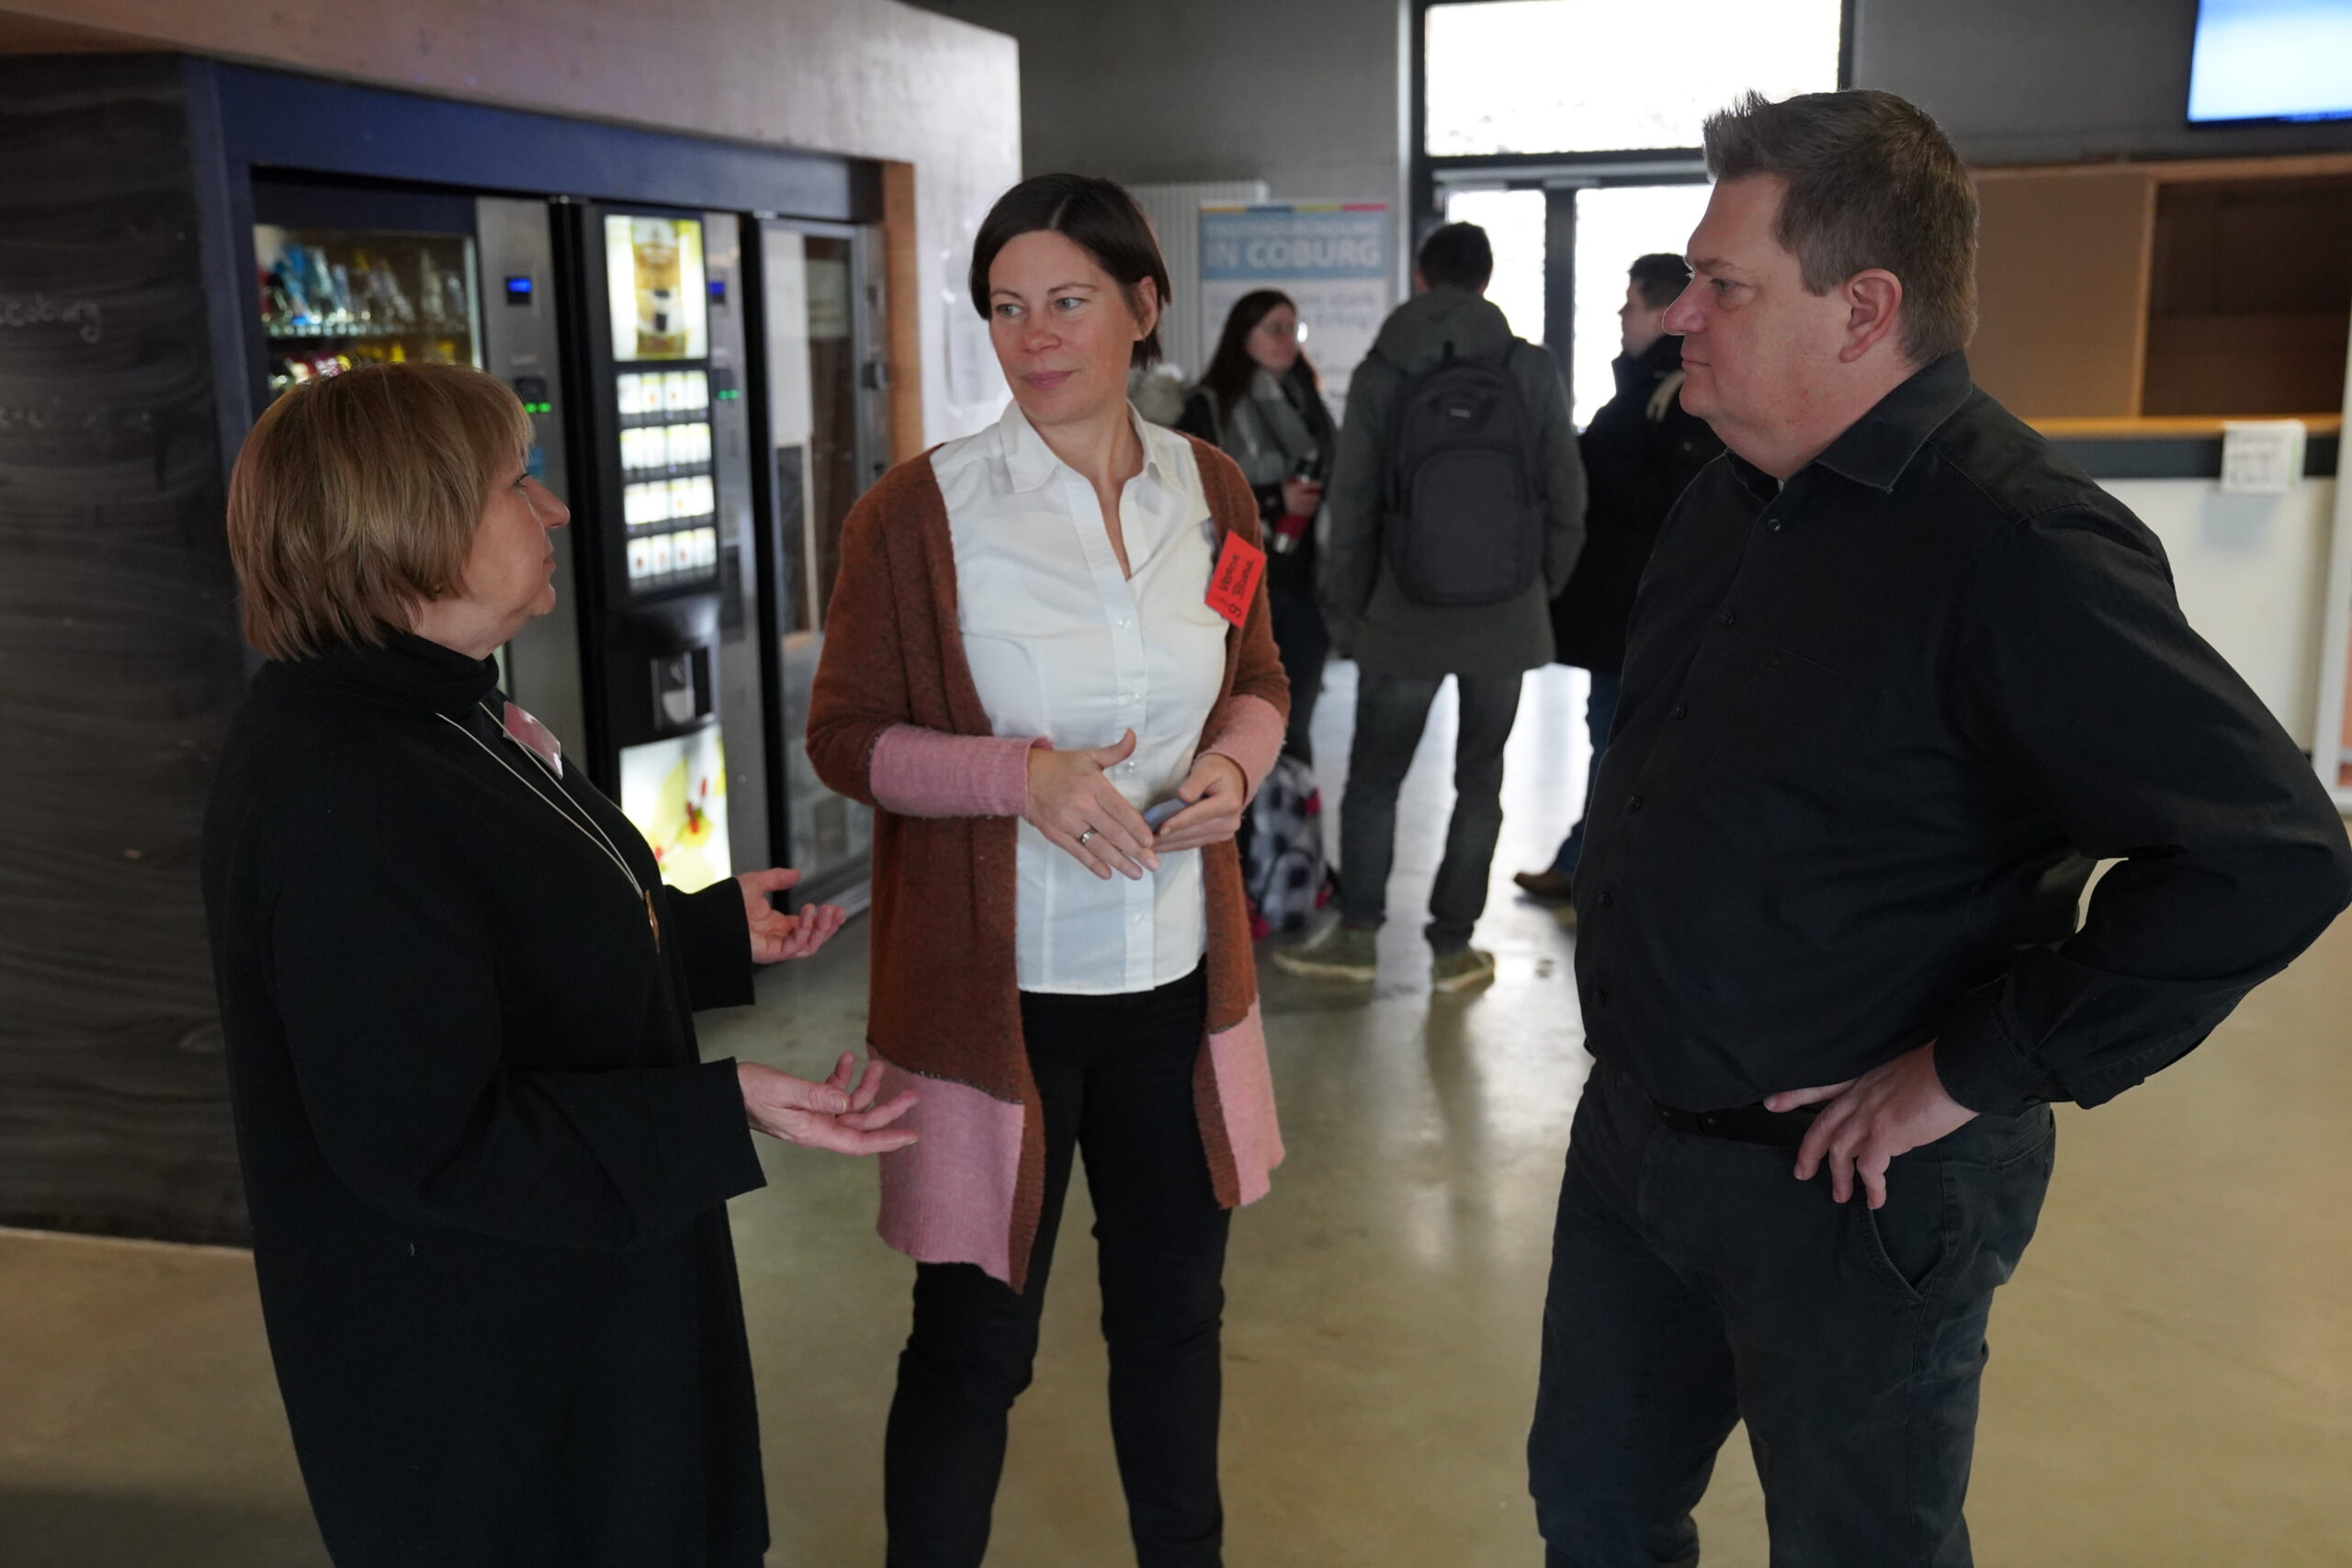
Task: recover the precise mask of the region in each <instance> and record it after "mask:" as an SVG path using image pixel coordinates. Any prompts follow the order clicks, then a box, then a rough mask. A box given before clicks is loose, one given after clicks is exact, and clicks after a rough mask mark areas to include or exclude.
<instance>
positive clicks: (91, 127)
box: [0, 57, 245, 1241]
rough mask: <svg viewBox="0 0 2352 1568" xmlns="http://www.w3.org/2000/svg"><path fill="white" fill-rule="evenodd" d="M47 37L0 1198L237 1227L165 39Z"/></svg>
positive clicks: (2, 1048) (9, 814)
mask: <svg viewBox="0 0 2352 1568" xmlns="http://www.w3.org/2000/svg"><path fill="white" fill-rule="evenodd" d="M67 66H68V62H58V61H40V60H16V61H5V60H0V170H5V171H6V173H5V175H0V1224H30V1225H40V1226H53V1227H61V1228H71V1229H78V1230H93V1231H107V1232H118V1233H127V1234H133V1235H153V1236H164V1237H171V1238H175V1239H181V1240H220V1241H231V1240H238V1239H242V1238H243V1234H244V1228H245V1227H244V1214H243V1198H242V1195H241V1192H240V1189H239V1185H238V1180H237V1172H236V1161H235V1151H234V1147H233V1144H232V1133H231V1127H230V1121H229V1110H228V1098H227V1080H226V1076H225V1073H224V1071H223V1065H222V1062H221V1057H220V1030H219V1026H218V1022H217V1019H216V1014H215V1011H214V1007H213V999H212V981H211V974H210V969H209V956H208V951H207V948H206V943H205V934H204V920H203V911H202V907H201V903H200V900H199V897H198V886H197V865H198V854H197V846H198V832H199V829H200V827H201V822H202V816H203V807H204V797H205V792H206V790H207V788H208V786H209V780H210V776H211V772H212V764H213V760H214V758H215V756H216V755H217V753H218V750H219V748H220V739H221V737H222V734H223V732H224V730H225V728H226V727H227V724H228V721H229V717H230V715H231V714H232V711H233V710H234V708H235V706H236V704H237V701H238V698H239V695H240V693H241V691H242V688H243V655H242V652H241V648H240V644H239V641H238V637H237V633H236V623H235V614H234V593H233V584H232V579H231V575H230V572H229V568H228V560H227V555H226V552H225V549H224V547H223V544H222V536H221V472H220V445H219V439H218V432H217V429H216V425H215V410H214V403H213V392H212V383H213V367H212V359H211V352H210V346H209V339H208V335H207V334H208V322H207V316H206V311H207V299H206V291H205V288H204V286H203V276H204V275H203V272H202V269H201V266H200V258H199V250H198V212H197V198H196V188H197V187H196V185H195V176H194V168H193V160H192V157H191V152H190V146H189V136H190V133H189V116H188V113H187V101H186V95H185V93H184V90H183V86H182V80H183V77H182V72H181V67H180V66H179V64H178V63H177V62H173V61H170V60H166V59H148V58H131V59H119V60H106V59H93V58H86V57H85V58H81V59H76V60H74V61H73V62H70V69H68V68H66V67H67ZM224 303H225V302H224Z"/></svg>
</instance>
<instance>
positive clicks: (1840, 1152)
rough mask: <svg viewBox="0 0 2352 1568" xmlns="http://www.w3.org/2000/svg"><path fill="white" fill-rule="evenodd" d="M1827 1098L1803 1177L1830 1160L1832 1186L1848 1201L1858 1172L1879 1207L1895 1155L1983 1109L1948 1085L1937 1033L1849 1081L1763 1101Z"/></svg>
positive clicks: (1790, 1105)
mask: <svg viewBox="0 0 2352 1568" xmlns="http://www.w3.org/2000/svg"><path fill="white" fill-rule="evenodd" d="M1823 1100H1826V1101H1827V1102H1828V1103H1827V1104H1826V1105H1824V1106H1823V1107H1822V1110H1821V1113H1820V1114H1819V1115H1818V1116H1816V1117H1815V1118H1814V1122H1813V1125H1812V1126H1811V1127H1810V1128H1808V1129H1806V1131H1805V1135H1804V1143H1803V1144H1802V1145H1798V1148H1797V1168H1796V1177H1797V1179H1798V1180H1799V1181H1810V1180H1812V1179H1814V1177H1815V1174H1816V1173H1818V1172H1819V1171H1820V1170H1821V1169H1822V1168H1825V1167H1826V1168H1827V1169H1828V1171H1829V1194H1830V1196H1831V1197H1833V1198H1835V1199H1836V1200H1837V1201H1838V1202H1840V1203H1842V1202H1844V1201H1846V1200H1847V1199H1849V1198H1850V1197H1852V1196H1853V1195H1854V1182H1855V1179H1856V1178H1857V1177H1859V1178H1860V1180H1861V1186H1862V1192H1863V1195H1864V1197H1865V1199H1866V1200H1867V1201H1868V1202H1869V1203H1870V1206H1871V1208H1873V1209H1883V1208H1884V1207H1886V1168H1887V1166H1888V1164H1889V1163H1890V1162H1892V1161H1893V1160H1894V1156H1897V1155H1900V1154H1908V1153H1909V1152H1910V1151H1911V1150H1913V1149H1916V1148H1918V1147H1919V1146H1920V1145H1924V1144H1932V1143H1934V1142H1935V1141H1936V1140H1937V1139H1938V1138H1940V1137H1943V1136H1944V1135H1945V1134H1949V1133H1952V1132H1956V1131H1957V1130H1959V1129H1960V1128H1962V1127H1963V1126H1966V1125H1967V1124H1968V1123H1969V1122H1972V1121H1973V1120H1975V1117H1976V1112H1974V1111H1971V1110H1969V1109H1968V1107H1966V1106H1964V1105H1962V1104H1961V1103H1960V1101H1958V1100H1954V1099H1953V1098H1952V1097H1951V1095H1949V1094H1947V1093H1946V1092H1944V1084H1943V1079H1942V1078H1941V1077H1938V1076H1937V1074H1936V1043H1935V1042H1934V1041H1932V1040H1930V1041H1929V1042H1928V1043H1926V1044H1925V1045H1921V1046H1918V1047H1917V1048H1916V1049H1913V1050H1909V1051H1905V1053H1903V1055H1900V1056H1897V1057H1895V1058H1894V1060H1892V1061H1888V1062H1882V1063H1880V1064H1879V1065H1878V1066H1875V1067H1872V1068H1871V1070H1870V1071H1869V1072H1866V1073H1864V1074H1863V1075H1862V1076H1861V1077H1858V1078H1849V1079H1847V1080H1846V1081H1845V1082H1844V1083H1837V1084H1826V1085H1824V1086H1822V1087H1821V1088H1819V1089H1789V1090H1787V1091H1785V1092H1783V1093H1781V1094H1770V1095H1766V1096H1765V1097H1764V1108H1765V1109H1766V1110H1768V1111H1794V1110H1795V1109H1796V1108H1797V1107H1798V1106H1800V1105H1813V1104H1815V1103H1817V1102H1820V1101H1823Z"/></svg>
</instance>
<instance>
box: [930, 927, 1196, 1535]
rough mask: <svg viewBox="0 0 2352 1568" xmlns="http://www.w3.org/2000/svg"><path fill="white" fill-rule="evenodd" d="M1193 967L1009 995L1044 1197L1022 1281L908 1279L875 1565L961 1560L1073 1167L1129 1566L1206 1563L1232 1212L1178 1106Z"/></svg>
mask: <svg viewBox="0 0 2352 1568" xmlns="http://www.w3.org/2000/svg"><path fill="white" fill-rule="evenodd" d="M1207 1014H1208V980H1207V971H1206V970H1205V969H1197V970H1194V971H1193V974H1192V975H1191V976H1188V977H1186V978H1185V979H1182V980H1179V981H1177V982H1175V983H1174V984H1172V985H1168V986H1163V987H1159V989H1158V990H1153V991H1143V992H1137V993H1135V994H1131V995H1126V996H1111V997H1079V996H1054V995H1044V994H1039V993H1034V992H1023V994H1022V998H1021V1025H1022V1030H1023V1032H1024V1033H1025V1034H1026V1035H1027V1037H1028V1048H1029V1065H1030V1069H1031V1071H1032V1072H1033V1073H1034V1074H1035V1077H1036V1080H1037V1091H1038V1096H1039V1098H1040V1099H1041V1100H1042V1101H1043V1102H1044V1106H1045V1134H1046V1194H1045V1209H1044V1213H1043V1214H1042V1216H1041V1218H1040V1220H1039V1222H1038V1226H1037V1242H1036V1247H1035V1250H1034V1251H1033V1252H1032V1253H1031V1255H1030V1260H1029V1279H1028V1288H1027V1289H1026V1290H1025V1291H1022V1292H1015V1291H1013V1290H1012V1288H1011V1287H1009V1286H1007V1285H1005V1284H1004V1283H1003V1282H1001V1280H993V1279H990V1278H989V1276H988V1275H987V1274H985V1273H983V1272H982V1271H981V1270H980V1269H978V1268H976V1267H975V1266H973V1265H971V1264H968V1263H947V1264H938V1263H924V1264H918V1265H917V1266H916V1269H915V1314H914V1331H913V1333H912V1334H911V1335H910V1337H908V1340H907V1348H906V1351H905V1353H904V1354H902V1355H901V1356H900V1357H899V1390H898V1396H897V1397H896V1398H895V1399H894V1400H893V1401H892V1402H891V1404H890V1421H889V1428H888V1436H887V1438H886V1440H885V1454H884V1472H883V1509H884V1513H885V1516H886V1517H887V1520H888V1527H889V1535H890V1544H889V1556H888V1562H889V1568H973V1565H975V1564H978V1562H980V1561H981V1559H982V1558H983V1557H984V1556H985V1555H986V1554H987V1551H988V1542H989V1514H990V1512H991V1510H992V1509H993V1507H994V1506H995V1502H996V1489H997V1481H998V1478H999V1476H1000V1475H1001V1473H1002V1472H1003V1469H1004V1447H1005V1430H1006V1424H1007V1422H1006V1418H1007V1416H1008V1415H1009V1414H1010V1412H1011V1410H1012V1402H1013V1400H1014V1399H1015V1398H1016V1397H1018V1396H1019V1394H1020V1393H1021V1392H1022V1390H1023V1389H1025V1388H1027V1387H1028V1386H1029V1376H1030V1368H1031V1365H1032V1363H1033V1362H1034V1360H1035V1357H1036V1353H1037V1321H1038V1314H1039V1313H1040V1312H1041V1311H1042V1309H1043V1308H1044V1305H1045V1299H1046V1278H1047V1276H1048V1274H1049V1273H1050V1272H1051V1270H1052V1267H1053V1260H1054V1236H1055V1233H1056V1231H1057V1230H1058V1229H1059V1228H1060V1225H1061V1216H1062V1200H1063V1197H1064V1194H1065V1193H1067V1192H1068V1190H1069V1176H1070V1165H1071V1160H1072V1156H1073V1155H1075V1154H1078V1153H1080V1152H1082V1153H1083V1154H1084V1156H1085V1159H1086V1187H1087V1191H1088V1193H1089V1194H1090V1195H1091V1197H1092V1199H1093V1201H1094V1215H1095V1224H1094V1238H1095V1243H1096V1250H1097V1253H1098V1255H1099V1262H1100V1267H1101V1274H1102V1285H1103V1339H1104V1340H1105V1342H1106V1343H1107V1344H1108V1346H1109V1348H1110V1361H1111V1441H1112V1445H1113V1448H1114V1450H1115V1451H1116V1453H1117V1455H1118V1461H1119V1479H1120V1482H1121V1483H1122V1485H1123V1487H1124V1489H1125V1493H1126V1498H1127V1518H1128V1523H1129V1527H1130V1529H1131V1530H1132V1532H1133V1534H1134V1537H1135V1546H1136V1562H1137V1563H1138V1564H1140V1565H1141V1568H1218V1564H1219V1563H1220V1562H1222V1561H1223V1557H1222V1552H1223V1546H1224V1538H1225V1508H1224V1504H1223V1502H1222V1500H1221V1498H1220V1495H1219V1493H1218V1490H1217V1474H1216V1446H1217V1408H1218V1402H1219V1399H1220V1396H1221V1393H1222V1381H1221V1370H1220V1367H1219V1364H1218V1336H1219V1330H1220V1327H1221V1325H1222V1322H1223V1316H1224V1310H1225V1287H1224V1274H1225V1245H1226V1235H1227V1229H1228V1228H1229V1225H1230V1222H1231V1219H1232V1216H1231V1214H1230V1213H1228V1212H1227V1210H1225V1209H1224V1208H1222V1207H1220V1206H1219V1205H1218V1203H1217V1201H1216V1191H1215V1190H1214V1189H1213V1188H1212V1187H1211V1185H1210V1182H1209V1174H1208V1156H1207V1153H1206V1151H1205V1150H1204V1148H1203V1147H1202V1144H1201V1134H1200V1126H1199V1123H1198V1122H1196V1121H1195V1120H1194V1116H1193V1064H1194V1063H1195V1061H1196V1060H1197V1059H1198V1057H1199V1055H1200V1051H1201V1038H1202V1031H1203V1029H1204V1027H1205V1025H1206V1021H1207Z"/></svg>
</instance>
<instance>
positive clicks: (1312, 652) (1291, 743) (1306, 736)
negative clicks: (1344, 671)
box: [1266, 578, 1331, 768]
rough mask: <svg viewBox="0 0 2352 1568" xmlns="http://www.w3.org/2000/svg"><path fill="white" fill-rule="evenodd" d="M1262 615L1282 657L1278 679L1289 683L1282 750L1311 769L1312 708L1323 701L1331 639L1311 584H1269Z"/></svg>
mask: <svg viewBox="0 0 2352 1568" xmlns="http://www.w3.org/2000/svg"><path fill="white" fill-rule="evenodd" d="M1266 610H1267V614H1268V615H1269V617H1270V618H1271V619H1272V622H1273V631H1274V648H1275V650H1276V651H1277V652H1279V653H1280V654H1281V655H1282V660H1283V674H1284V675H1287V676H1289V677H1290V726H1289V728H1287V729H1286V730H1285V731H1284V732H1283V751H1284V752H1285V753H1286V754H1288V755H1290V756H1293V757H1295V758H1297V759H1298V760H1299V761H1302V762H1305V763H1306V765H1307V766H1308V767H1310V768H1311V767H1313V766H1314V765H1315V704H1316V701H1317V699H1318V698H1320V697H1321V696H1322V695H1323V666H1324V665H1325V663H1327V662H1328V661H1329V660H1330V657H1331V633H1330V631H1329V629H1328V628H1327V627H1326V626H1324V624H1323V608H1322V606H1321V605H1320V604H1317V603H1316V602H1315V586H1314V584H1313V583H1312V582H1311V581H1310V582H1307V583H1306V584H1304V585H1301V586H1297V587H1292V586H1287V585H1283V584H1278V583H1276V582H1274V581H1272V579H1271V578H1270V579H1268V580H1267V583H1266Z"/></svg>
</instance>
